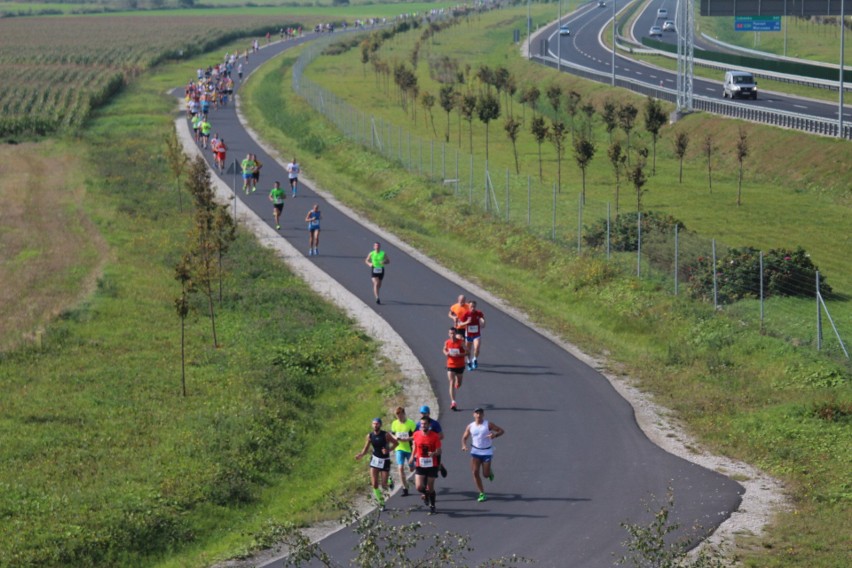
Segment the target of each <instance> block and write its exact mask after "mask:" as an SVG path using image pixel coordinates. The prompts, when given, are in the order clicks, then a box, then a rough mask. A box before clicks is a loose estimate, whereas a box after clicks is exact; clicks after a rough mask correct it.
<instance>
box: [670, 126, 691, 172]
mask: <svg viewBox="0 0 852 568" xmlns="http://www.w3.org/2000/svg"><path fill="white" fill-rule="evenodd" d="M673 144H674V153H675V156H677V159H678V161H679V162H680V172H679V173H678V182H680V183H683V157H684V156H685V155H686V149H687V148H688V147H689V133H687V132H686V130H679V131H678V132H677V134H675V137H674V142H673Z"/></svg>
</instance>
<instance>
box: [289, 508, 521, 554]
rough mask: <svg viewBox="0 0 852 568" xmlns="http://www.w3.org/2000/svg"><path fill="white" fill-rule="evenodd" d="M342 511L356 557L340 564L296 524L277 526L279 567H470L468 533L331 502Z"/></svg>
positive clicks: (398, 515) (343, 520)
mask: <svg viewBox="0 0 852 568" xmlns="http://www.w3.org/2000/svg"><path fill="white" fill-rule="evenodd" d="M337 507H338V508H339V509H341V510H343V517H342V519H341V522H343V523H344V524H347V525H350V524H352V525H354V526H353V530H354V531H355V533H356V534H357V535H358V537H359V538H358V544H357V546H356V547H355V551H356V553H357V554H356V557H355V558H354V559H353V560H352V561H351V563H350V562H347V563H342V562H339V561H335V560H334V559H332V558H331V557H330V556H329V555H328V554H327V553H326V552H325V551H324V550H323V549H322V547H321V546H320V545H319V544H318V543H314V542H311V540H310V538H309V537H307V536H306V535H305V534H304V533H303V532H302V531H301V529H299V528H297V527H295V526H294V525H292V524H287V525H284V526H281V527H277V530H276V531H275V532H276V535H277V536H280V537H281V544H284V545H285V546H286V547H287V548H288V550H289V555H288V556H287V558H285V559H284V566H304V565H306V564H308V563H311V564H313V563H316V562H318V563H319V564H320V565H322V566H326V567H328V568H338V567H342V566H349V565H351V566H361V567H366V568H398V567H399V568H429V567H434V568H443V567H446V566H471V565H472V564H471V563H470V562H469V561H468V559H467V557H466V556H465V554H466V553H469V552H472V551H473V547H472V546H471V545H470V537H469V536H467V535H461V534H457V533H453V532H450V531H444V532H439V531H438V532H431V531H428V530H426V529H427V527H433V526H434V525H432V524H431V523H429V524H424V523H422V522H420V521H412V522H404V523H395V522H393V521H394V520H395V519H397V518H398V517H400V516H401V515H403V514H405V515H407V514H408V513H397V512H391V513H387V512H386V513H385V517H388V516H389V517H390V520H386V519H383V518H382V513H380V512H373V513H369V514H367V515H365V516H363V517H360V518H358V513H357V512H356V511H355V510H353V509H352V508H351V507H350V506H349V505H346V504H343V503H337ZM529 563H531V561H530V560H529V559H526V558H523V557H520V556H514V555H512V556H510V557H501V558H496V559H488V560H486V561H484V562H481V563H480V564H478V566H480V567H497V566H518V565H519V564H529Z"/></svg>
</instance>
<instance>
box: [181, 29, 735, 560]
mask: <svg viewBox="0 0 852 568" xmlns="http://www.w3.org/2000/svg"><path fill="white" fill-rule="evenodd" d="M310 39H311V35H308V36H306V37H305V38H303V39H301V40H298V41H290V42H279V43H273V44H271V45H269V46H264V47H263V48H262V49H261V50H260V51H259V52H257V53H254V54H252V55H251V56H250V60H249V63H248V64H247V65H246V66H245V70H246V73H249V72H251V70H252V69H255V68H257V67H258V66H259V65H261V64H263V63H264V62H265V61H267V60H269V59H270V58H271V57H274V56H275V55H277V54H279V53H281V52H282V51H283V50H285V49H287V48H290V47H292V46H294V45H297V44H299V43H302V42H304V41H309V40H310ZM210 63H211V64H213V63H215V61H211V62H210ZM190 79H191V77H187V80H190ZM238 87H239V84H238V85H237V89H238ZM180 91H181V93H182V88H181V89H180ZM210 117H211V123H212V125H213V132H218V133H219V135H220V136H221V137H222V138H223V139H224V140H225V143H226V144H227V146H228V148H229V150H228V161H229V165H232V164H233V162H234V159H235V158H236V159H238V160H241V159H242V158H244V157H245V155H246V154H247V153H249V152H251V153H256V154H257V156H258V158H259V160H260V161H261V162H262V163H263V168H262V170H261V178H260V185H259V189H258V190H257V192H256V193H253V194H251V195H248V196H247V195H245V194H244V193H243V192H242V190H241V186H242V180H241V179H239V178H238V177H236V178H235V176H234V174H233V173H226V174H225V175H223V176H221V177H222V178H223V180H224V181H225V182H227V183H228V184H229V185H231V186H232V187H233V185H234V184H236V186H237V193H238V197H239V200H238V203H237V207H249V208H251V209H252V210H254V211H255V212H257V213H258V214H259V215H261V216H262V217H263V219H264V220H266V221H267V222H268V223H269V224H270V225H274V223H273V217H272V205H271V203H270V201H269V199H268V192H269V189H270V188H271V187H272V183H273V181H275V180H279V181H281V182H282V186H284V187H286V186H287V173H286V171H285V170H284V167H283V164H281V163H278V162H276V160H275V159H273V157H271V156H269V155H267V153H266V152H264V151H263V149H262V148H261V147H260V145H259V144H258V143H257V142H256V141H255V140H253V139H252V137H251V136H250V134H249V133H248V132H247V131H246V129H245V128H244V127H243V126H242V124H241V123H240V121H239V119H238V117H237V114H236V112H235V108H234V106H233V104H232V105H231V106H230V107H229V108H226V109H219V110H216V111H212V112H211V115H210ZM204 155H205V157H206V158H207V159H208V161H209V162H211V165H212V155H211V153H210V152H209V151H206V152H204ZM296 157H297V158H298V156H296ZM282 158H284V163H286V162H287V161H289V160H290V159H291V158H292V156H289V155H285V156H282ZM305 173H306V174H307V175H309V174H310V172H305ZM328 189H329V191H330V192H331V193H333V188H328ZM314 203H317V204H319V206H320V210H321V211H322V230H321V240H320V246H319V255H318V256H311V257H310V259H311V260H312V261H313V262H314V263H315V264H316V265H317V266H318V267H320V268H321V269H322V270H324V271H326V272H327V273H328V274H329V275H331V276H332V277H333V278H334V279H335V280H336V281H337V282H339V283H340V285H341V286H343V287H345V288H347V289H349V290H350V291H351V292H353V293H354V294H355V295H356V296H357V297H359V298H360V299H361V300H363V301H364V302H366V303H367V304H369V305H372V306H373V307H374V309H375V310H376V312H378V314H379V315H380V316H381V317H383V318H384V319H385V320H386V321H387V322H389V323H390V325H391V326H393V328H394V329H395V330H396V331H397V332H398V333H399V334H400V335H401V336H402V337H403V338H404V340H405V342H406V343H407V344H408V345H409V346H410V347H411V349H412V350H413V351H414V353H415V355H416V356H417V357H418V358H419V359H420V361H421V362H422V364H423V366H424V368H425V370H426V372H427V374H428V377H429V380H430V382H431V384H432V387H433V389H434V391H435V393H436V394H437V396H438V399H439V401H440V407H441V408H442V409H444V411H443V412H442V414H441V416H439V417H436V418H438V419H439V420H440V422H441V424H442V427H443V431H444V434H445V439H444V449H443V456H444V457H443V462H444V464H445V465H446V467H447V469H448V470H449V475H448V476H447V477H446V478H440V477H439V478H438V480H437V483H436V489H437V514H435V515H431V516H430V515H427V511H428V509H427V508H425V507H424V506H423V505H422V503H421V500H420V498H419V495H418V494H417V493H416V491H413V490H412V493H411V495H409V496H407V497H402V496H401V494H400V493H399V492H397V493H396V494H395V495H394V496H393V497H391V498H390V499H389V500H388V504H387V505H388V511H386V512H385V513H381V514H382V515H384V517H383V518H386V519H388V521H389V522H391V523H402V522H411V521H415V520H417V521H423V522H424V523H427V525H426V526H425V527H424V529H423V530H425V531H440V532H443V531H452V532H455V533H460V534H465V535H469V536H470V538H471V543H470V544H471V546H472V547H473V551H470V552H467V553H465V558H466V560H465V562H464V564H466V565H476V564H479V563H481V562H483V561H485V560H487V559H493V558H498V557H501V556H510V555H513V554H516V555H520V556H523V557H525V558H528V559H531V560H533V561H534V562H535V564H536V565H539V566H572V567H602V566H611V565H613V562H614V560H615V558H616V557H617V556H620V555H621V554H623V553H624V549H623V542H624V541H625V540H626V539H627V533H626V531H625V530H624V528H623V527H622V526H621V523H623V522H631V523H641V524H648V523H650V522H651V520H652V516H651V514H650V513H649V512H648V511H647V507H648V503H649V501H651V500H652V495H653V496H656V497H657V501H654V502H656V503H662V502H663V501H662V500H663V499H664V498H665V495H666V492H667V488H669V487H671V488H672V489H673V491H674V499H675V507H674V510H673V511H672V513H671V518H672V520H673V521H676V522H678V523H680V525H681V526H682V527H684V529H683V530H680V531H678V532H677V533H675V534H674V535H672V536H673V537H683V536H684V535H686V534H687V530H688V529H689V530H691V529H692V527H695V526H700V527H702V529H703V531H704V532H705V533H706V532H707V531H711V530H712V529H714V528H715V527H716V526H718V525H719V524H720V523H721V522H723V521H724V520H725V519H726V518H728V516H729V515H730V514H731V512H732V511H734V510H735V509H736V508H737V506H738V505H739V503H740V499H741V493H742V487H741V486H740V485H739V484H738V483H736V482H734V481H732V480H731V479H729V478H727V477H725V476H723V475H720V474H718V473H715V472H712V471H710V470H707V469H705V468H702V467H699V466H697V465H695V464H693V463H690V462H688V461H685V460H683V459H681V458H678V457H675V456H673V455H671V454H669V453H667V452H665V451H663V450H662V449H661V448H659V447H658V446H656V445H655V444H653V443H652V442H651V441H650V440H648V438H647V437H646V436H645V435H644V434H643V433H642V431H641V430H640V429H639V427H638V425H637V423H636V420H635V418H634V413H633V409H632V407H631V406H630V405H629V404H628V403H627V402H626V401H625V400H624V399H623V398H622V397H621V396H619V395H618V393H617V392H616V391H615V390H614V389H613V387H612V386H611V385H610V383H609V381H608V380H607V379H606V378H605V377H604V376H603V375H601V374H600V373H599V372H597V371H596V370H594V369H593V368H591V367H589V366H588V365H587V364H585V363H583V362H582V361H580V360H578V359H577V358H575V357H574V356H572V355H571V354H569V353H568V352H567V351H566V350H565V349H563V348H562V347H560V346H559V345H557V344H555V343H554V342H552V341H550V340H548V339H547V338H546V337H545V336H543V335H541V334H539V333H538V332H537V330H536V329H535V328H534V327H531V326H529V325H527V324H524V323H522V322H520V321H518V320H516V319H514V318H513V317H510V316H509V315H507V314H505V313H503V312H501V311H500V309H499V308H497V307H496V306H494V305H491V304H489V303H488V302H486V301H484V300H483V299H482V298H476V299H477V300H478V303H479V306H478V308H479V309H480V310H482V311H483V312H484V314H485V319H486V322H487V326H486V327H485V329H484V331H483V339H482V350H481V355H480V366H479V368H478V369H477V370H475V371H466V372H465V374H464V383H463V386H462V388H461V389H460V391H459V392H458V394H457V401H458V404H459V407H460V410H459V411H458V412H452V411H450V410H449V409H450V401H449V395H448V389H447V376H446V367H445V357H444V356H443V354H442V347H443V343H444V340H445V339H446V338H447V330H448V328H449V326H450V324H451V323H452V322H451V320H450V319H449V318H448V316H447V312H448V310H449V307H450V305H451V304H453V303H454V302H455V301H456V297H457V296H458V295H459V294H461V293H466V294H468V296H469V297H472V296H473V295H472V294H470V293H469V290H468V289H466V287H465V283H464V282H461V281H458V280H456V279H455V278H453V277H452V276H451V275H448V274H445V273H442V271H440V270H437V271H436V270H433V269H432V268H430V267H428V266H426V265H424V264H422V263H420V262H418V261H417V260H416V259H415V258H413V257H412V256H410V255H409V254H407V253H406V252H405V251H404V250H402V249H401V248H398V247H397V246H395V245H394V243H393V242H387V241H384V240H382V239H381V237H380V236H378V235H376V234H375V233H373V232H371V231H370V230H369V229H367V228H366V227H365V225H362V224H361V223H359V222H358V220H356V219H354V218H350V217H349V216H347V215H345V214H343V213H342V212H340V211H338V210H336V209H335V208H334V207H333V206H332V205H331V204H330V203H328V202H326V201H325V200H324V199H323V198H322V197H321V196H320V195H319V194H317V193H316V192H314V190H313V188H311V187H308V186H307V185H306V184H300V187H299V191H298V195H297V197H296V198H291V197H290V195H289V191H288V198H287V200H286V204H285V207H284V213H283V216H282V226H281V230H280V231H278V233H279V234H280V238H282V239H287V240H289V241H291V243H293V244H294V245H295V247H296V248H297V249H298V250H300V251H302V253H303V254H304V255H305V256H307V254H308V232H307V228H306V224H305V222H304V218H305V215H306V214H307V212H308V210H309V209H310V208H311V206H312V205H313V204H314ZM379 222H380V221H379ZM375 241H381V242H382V248H383V249H384V250H385V251H386V252H387V255H388V258H389V259H390V263H389V264H388V265H387V268H386V276H385V278H384V282H383V286H382V288H381V304H380V305H379V304H376V303H375V300H374V298H373V292H372V284H371V279H370V269H369V268H368V267H367V266H366V265H365V263H364V259H365V258H366V256H367V254H368V253H369V252H370V251H371V250H372V245H373V242H375ZM519 307H520V308H521V309H523V305H521V306H519ZM554 309H559V307H558V306H554ZM478 406H481V407H483V408H484V409H485V411H486V418H487V419H489V420H491V421H493V422H495V423H496V424H498V425H499V426H501V427H502V428H503V429H505V431H506V434H505V435H504V436H503V437H501V438H499V439H498V440H496V442H495V448H496V449H495V457H494V462H493V466H494V472H495V479H494V481H493V482H489V481H487V480H486V481H485V484H486V487H485V489H486V492H487V495H488V500H487V501H485V502H481V503H480V502H477V500H476V498H477V496H478V491H477V490H476V487H475V485H474V482H473V479H472V476H471V473H470V458H469V456H468V454H466V453H463V452H462V451H461V435H462V433H463V431H464V429H465V426H466V425H467V424H468V423H470V422H471V421H472V410H473V409H474V408H475V407H478ZM407 410H408V414H409V417H411V418H414V419H415V420H416V419H417V418H418V416H419V415H418V413H417V408H408V409H407ZM433 417H434V416H433ZM335 419H341V420H344V419H345V417H337V418H335ZM392 419H393V417H392V416H391V415H390V413H388V415H387V416H385V425H386V428H389V425H390V422H391V420H392ZM369 430H370V424H366V423H365V424H364V434H366V433H368V432H369ZM363 440H364V438H363V437H360V436H359V437H358V439H355V440H351V441H350V442H348V443H347V442H343V443H341V449H340V452H339V453H338V454H337V455H329V457H328V458H329V461H328V467H335V461H336V460H341V463H342V461H344V460H345V461H347V465H346V467H349V465H348V461H349V460H352V457H353V455H354V454H355V453H356V452H357V451H358V450H359V449H360V447H361V445H362V444H363ZM362 463H364V472H363V476H364V492H365V494H366V493H367V492H369V474H368V471H367V467H368V465H367V463H366V460H365V462H362ZM317 474H318V475H321V474H322V472H317ZM397 488H399V480H398V478H397ZM391 512H395V513H399V514H400V515H399V517H398V518H395V519H394V518H392V515H391V514H390V513H391ZM373 514H380V513H379V512H375V513H373ZM356 544H357V536H356V535H355V534H354V533H353V531H352V530H350V529H348V528H347V529H344V530H341V531H338V532H336V533H334V534H333V535H330V536H329V537H328V538H326V539H324V540H323V541H322V543H321V546H322V548H323V549H324V550H326V551H327V552H329V553H330V554H331V555H332V557H333V558H335V560H336V561H338V562H340V564H341V565H348V564H349V561H350V560H351V559H352V558H354V557H355V552H354V548H355V546H356ZM265 565H266V566H281V565H282V562H281V561H280V560H278V561H274V562H271V563H267V564H265Z"/></svg>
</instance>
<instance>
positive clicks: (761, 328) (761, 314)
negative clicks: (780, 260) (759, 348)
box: [760, 251, 764, 333]
mask: <svg viewBox="0 0 852 568" xmlns="http://www.w3.org/2000/svg"><path fill="white" fill-rule="evenodd" d="M763 307H764V306H763V251H760V333H763V332H764V329H763V316H764V313H763Z"/></svg>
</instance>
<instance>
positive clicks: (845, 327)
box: [293, 38, 852, 359]
mask: <svg viewBox="0 0 852 568" xmlns="http://www.w3.org/2000/svg"><path fill="white" fill-rule="evenodd" d="M333 39H334V38H323V39H322V40H321V41H318V42H316V43H315V44H313V45H311V46H309V47H308V48H306V49H305V50H304V52H303V53H302V55H301V56H300V57H299V59H298V60H297V62H296V63H295V64H294V68H293V88H294V90H295V91H296V92H297V93H298V94H299V95H300V96H301V97H303V98H304V99H305V100H306V101H307V102H308V103H309V104H310V105H311V106H312V107H313V108H314V109H315V110H316V111H318V112H320V113H321V114H322V115H323V116H325V117H326V118H327V119H328V120H329V121H331V122H332V123H334V124H335V125H336V127H337V128H338V129H339V130H340V131H341V132H342V134H343V135H344V136H345V137H346V138H347V139H349V140H351V141H353V142H356V143H358V144H361V145H362V146H364V147H366V148H369V149H370V150H371V151H373V152H375V153H377V154H380V155H382V156H384V157H385V158H386V159H388V160H391V161H394V162H396V163H397V164H399V165H400V166H401V167H403V168H405V169H406V170H408V171H409V172H412V173H416V174H418V175H420V176H422V177H423V178H424V179H425V180H427V181H428V182H430V183H432V184H434V185H435V186H436V190H439V191H440V190H443V191H447V192H452V194H453V195H454V196H455V197H456V198H457V199H459V200H462V201H464V202H467V203H468V204H470V205H472V206H476V207H478V208H480V209H481V210H483V211H485V212H486V213H489V214H490V215H492V216H493V217H494V218H496V219H500V220H502V221H504V222H507V223H513V224H515V225H518V226H523V227H526V229H527V230H528V231H529V232H531V233H532V234H535V235H537V236H540V237H543V238H547V239H551V240H552V241H554V242H556V243H558V244H560V245H561V246H562V247H564V248H565V250H566V252H568V253H571V254H577V255H598V256H601V257H605V258H606V259H607V261H608V262H610V263H612V264H613V265H614V266H618V267H620V268H621V269H622V270H624V271H625V272H626V273H629V274H633V275H635V276H636V277H637V278H648V279H655V280H657V281H659V282H660V285H661V286H663V287H664V288H668V289H669V290H671V293H672V294H675V295H688V296H690V297H693V298H695V299H697V300H701V301H706V302H710V303H712V305H713V306H714V307H715V308H716V309H717V310H724V311H725V312H726V313H729V314H730V315H732V316H733V317H735V318H736V319H737V321H740V322H742V323H743V325H750V326H754V327H755V328H757V329H759V330H760V331H761V332H762V333H767V334H770V335H774V336H779V337H783V338H785V339H787V340H788V341H790V342H791V343H793V344H795V345H805V346H812V347H813V348H814V349H818V350H821V351H823V352H826V353H827V354H829V355H832V356H840V357H845V358H846V359H849V353H848V349H847V346H846V341H845V340H844V338H848V337H850V336H852V310H850V303H849V302H848V300H849V298H847V297H846V296H844V295H842V294H838V293H836V292H833V291H831V289H830V287H828V286H827V285H826V283H825V281H824V280H822V279H821V276H820V275H819V273H818V272H817V271H816V270H815V269H813V268H809V267H808V264H809V259H807V258H806V257H807V255H806V254H804V253H803V251H768V252H767V251H754V250H740V249H732V248H731V247H728V246H726V245H724V244H723V243H720V242H717V241H716V240H715V239H712V238H707V237H703V236H701V235H697V234H695V233H691V232H688V231H684V230H682V228H680V227H678V226H677V225H666V224H665V223H664V221H665V220H664V219H662V220H661V219H660V218H654V217H653V216H652V215H646V216H643V214H642V213H641V212H638V211H636V210H635V209H634V210H632V211H631V212H625V208H624V207H623V206H622V207H619V211H618V215H615V213H614V207H613V206H612V204H611V203H607V202H600V201H593V200H584V199H583V196H582V194H581V193H574V192H570V193H569V192H567V191H566V192H562V191H560V189H559V188H558V187H557V184H555V183H554V184H552V185H544V184H542V183H541V182H540V181H539V179H538V176H537V174H538V172H536V175H525V174H520V175H518V174H516V173H515V172H514V169H513V166H512V165H509V164H500V163H498V162H497V161H496V160H492V161H491V162H489V161H487V160H485V159H484V158H482V157H481V156H476V155H475V154H472V153H469V152H466V151H465V150H464V149H463V148H464V146H465V144H464V142H466V141H465V140H462V141H461V143H459V141H453V142H451V143H449V144H448V143H446V142H445V141H444V140H443V139H436V138H429V139H426V138H423V137H421V136H418V134H417V132H415V131H414V130H412V129H410V128H407V127H405V126H402V125H398V124H394V123H391V122H389V121H387V120H386V119H385V118H383V117H381V116H376V115H373V114H370V113H368V112H365V111H363V110H361V109H358V108H354V107H353V106H351V105H350V104H348V103H347V102H346V101H344V100H343V99H342V98H340V97H338V96H337V95H336V94H334V93H332V92H330V91H328V90H327V89H325V88H324V87H322V86H320V85H318V84H317V83H315V82H314V81H312V80H311V79H309V78H308V77H306V76H305V75H304V70H305V68H306V66H307V65H309V64H310V62H311V61H313V60H314V59H315V58H316V57H318V56H319V55H320V54H321V52H322V50H323V49H324V47H325V46H326V45H328V43H330V42H331V41H333ZM412 104H413V103H412ZM459 136H461V131H460V133H459ZM439 188H440V189H439ZM623 189H624V190H625V191H624V199H623V201H622V204H623V203H627V202H628V201H631V197H630V195H631V190H632V188H630V189H628V184H626V183H625V184H624V187H623ZM635 205H636V204H635V203H633V206H634V207H635ZM767 261H769V262H768V263H767Z"/></svg>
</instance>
